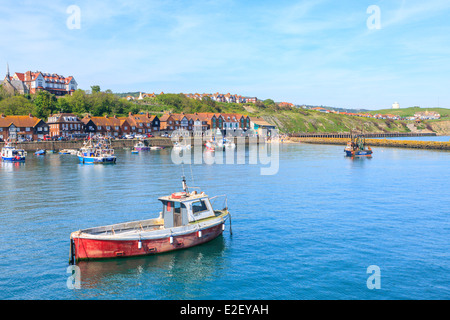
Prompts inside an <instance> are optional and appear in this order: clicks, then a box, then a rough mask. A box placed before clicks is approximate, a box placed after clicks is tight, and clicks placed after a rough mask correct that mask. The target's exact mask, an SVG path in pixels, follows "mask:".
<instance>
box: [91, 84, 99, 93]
mask: <svg viewBox="0 0 450 320" xmlns="http://www.w3.org/2000/svg"><path fill="white" fill-rule="evenodd" d="M91 90H92V93H94V92H100V86H97V85H95V86H91Z"/></svg>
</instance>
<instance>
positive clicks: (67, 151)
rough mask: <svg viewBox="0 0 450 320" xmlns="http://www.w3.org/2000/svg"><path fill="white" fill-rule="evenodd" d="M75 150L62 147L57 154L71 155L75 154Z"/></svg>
mask: <svg viewBox="0 0 450 320" xmlns="http://www.w3.org/2000/svg"><path fill="white" fill-rule="evenodd" d="M77 152H78V151H77V150H75V149H62V150H60V151H59V154H72V155H76V154H77Z"/></svg>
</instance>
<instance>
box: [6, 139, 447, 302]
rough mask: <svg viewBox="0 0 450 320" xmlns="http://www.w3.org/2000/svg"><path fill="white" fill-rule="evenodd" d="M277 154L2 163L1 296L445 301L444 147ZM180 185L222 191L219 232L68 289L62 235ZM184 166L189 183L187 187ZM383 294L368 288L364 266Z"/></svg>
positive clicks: (142, 215) (290, 148)
mask: <svg viewBox="0 0 450 320" xmlns="http://www.w3.org/2000/svg"><path fill="white" fill-rule="evenodd" d="M373 149H374V156H373V158H371V159H354V160H352V159H349V158H345V157H344V152H343V147H341V146H327V145H306V144H292V145H282V146H280V162H279V172H278V174H276V175H272V176H262V175H260V169H261V168H262V167H266V166H264V165H250V164H248V163H247V164H245V165H243V164H234V165H230V164H212V165H208V164H196V165H192V166H191V167H189V166H187V165H185V166H184V167H183V168H182V167H181V166H180V165H175V164H173V163H172V160H171V157H170V150H162V151H151V152H147V153H141V154H139V155H134V154H131V153H130V151H123V150H119V151H117V156H118V162H117V164H116V165H108V166H97V165H80V164H78V160H77V158H76V157H75V156H70V155H58V154H49V155H46V156H44V157H37V156H34V155H32V154H31V155H30V154H29V156H28V158H27V161H26V163H25V164H22V165H14V164H9V163H1V162H0V164H1V167H0V190H1V199H2V200H1V204H2V210H1V212H0V217H1V224H0V270H1V272H0V299H3V300H4V299H57V300H59V299H177V300H178V299H214V300H215V299H242V300H246V299H274V300H293V299H449V298H450V276H449V274H450V257H449V255H450V242H449V239H450V219H449V214H450V188H449V177H450V152H437V151H424V150H409V149H393V148H373ZM183 169H184V171H185V174H186V177H187V179H188V183H189V184H190V185H194V186H198V187H201V189H202V190H203V191H205V192H206V193H207V194H208V195H210V196H214V195H222V194H227V196H228V206H229V209H230V212H231V214H232V232H233V234H232V235H230V230H229V224H228V225H227V228H226V230H225V232H224V234H223V236H221V237H219V238H217V239H215V240H213V241H211V242H209V243H207V244H204V245H201V246H198V247H194V248H190V249H185V250H180V251H177V252H173V253H166V254H161V255H155V256H148V257H143V258H129V259H115V260H108V261H97V262H83V263H80V264H79V267H80V270H81V289H79V290H76V289H75V290H71V289H68V287H67V284H66V281H67V278H68V277H69V274H68V273H66V269H67V266H68V259H69V235H70V233H71V232H72V231H76V230H78V229H82V228H87V227H93V226H99V225H106V224H112V223H118V222H124V221H131V220H139V219H147V218H152V217H156V216H157V215H158V212H159V211H160V210H161V205H160V203H159V201H158V200H157V198H158V197H159V196H163V195H167V194H171V193H172V192H174V191H179V189H180V188H181V181H180V179H181V175H182V171H183ZM191 170H192V174H193V177H194V182H192V180H191ZM371 265H376V266H378V267H379V268H380V270H381V289H379V290H369V289H368V288H367V284H366V283H367V279H368V277H369V276H370V274H367V268H368V267H369V266H371Z"/></svg>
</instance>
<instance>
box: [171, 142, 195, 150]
mask: <svg viewBox="0 0 450 320" xmlns="http://www.w3.org/2000/svg"><path fill="white" fill-rule="evenodd" d="M173 148H174V149H179V150H189V149H190V148H191V145H189V144H181V143H179V142H175V143H174V144H173Z"/></svg>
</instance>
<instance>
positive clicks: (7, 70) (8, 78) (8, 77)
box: [6, 62, 10, 81]
mask: <svg viewBox="0 0 450 320" xmlns="http://www.w3.org/2000/svg"><path fill="white" fill-rule="evenodd" d="M6 79H7V80H8V81H9V80H10V75H9V64H8V62H7V63H6Z"/></svg>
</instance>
